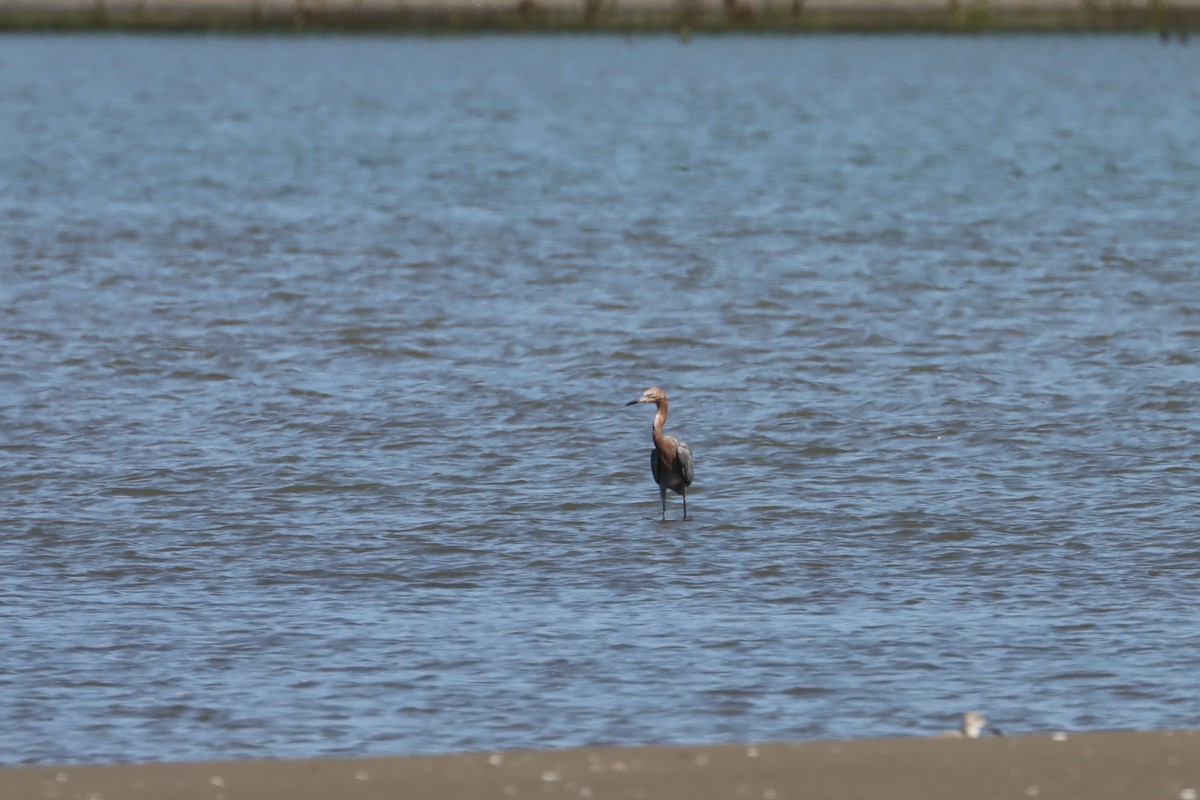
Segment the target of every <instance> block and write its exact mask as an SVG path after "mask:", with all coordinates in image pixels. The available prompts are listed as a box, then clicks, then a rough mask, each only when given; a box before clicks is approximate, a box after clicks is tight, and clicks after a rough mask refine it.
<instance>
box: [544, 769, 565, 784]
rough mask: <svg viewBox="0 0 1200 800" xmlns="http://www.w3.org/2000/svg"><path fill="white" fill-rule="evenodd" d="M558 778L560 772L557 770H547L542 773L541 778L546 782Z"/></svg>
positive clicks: (552, 781) (551, 781) (560, 776)
mask: <svg viewBox="0 0 1200 800" xmlns="http://www.w3.org/2000/svg"><path fill="white" fill-rule="evenodd" d="M560 778H562V773H561V772H558V771H557V770H550V771H549V772H543V773H542V780H544V781H545V782H546V783H554V782H555V781H557V780H559V779H560Z"/></svg>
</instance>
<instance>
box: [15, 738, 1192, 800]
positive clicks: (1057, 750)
mask: <svg viewBox="0 0 1200 800" xmlns="http://www.w3.org/2000/svg"><path fill="white" fill-rule="evenodd" d="M0 797H4V798H11V799H12V800H25V799H26V798H30V799H32V798H64V799H65V798H80V799H81V800H82V798H93V799H94V800H119V799H120V798H155V799H156V800H190V799H191V798H197V799H199V798H204V800H239V799H240V798H259V799H262V798H288V800H300V799H301V798H322V800H326V799H328V800H335V799H336V800H368V798H404V799H405V800H471V799H473V798H530V797H538V798H542V797H561V798H569V797H585V798H596V799H597V800H602V799H603V798H642V799H643V800H666V799H668V798H679V800H718V799H719V800H736V799H737V798H761V799H763V800H788V799H789V798H805V800H822V799H823V798H829V800H854V799H855V798H863V800H868V799H869V800H891V799H892V798H895V800H901V799H903V800H967V799H968V798H970V800H988V798H1056V799H1058V798H1079V800H1085V799H1086V800H1143V799H1144V800H1196V798H1198V797H1200V731H1170V732H1146V733H1140V732H1138V733H1134V732H1118V733H1085V734H1070V735H1069V736H1067V737H1066V738H1065V739H1062V738H1061V736H1059V737H1055V736H1051V735H1049V734H1039V735H1024V736H1006V737H996V738H988V739H977V740H961V739H960V740H953V739H915V738H914V739H875V740H861V741H828V742H799V743H772V744H758V745H745V744H739V745H716V746H703V747H631V748H607V747H602V748H585V749H575V750H548V751H535V752H529V751H511V752H496V753H476V754H464V755H445V756H405V757H396V758H352V759H312V760H305V761H216V762H208V763H195V764H131V765H110V766H78V767H2V768H0Z"/></svg>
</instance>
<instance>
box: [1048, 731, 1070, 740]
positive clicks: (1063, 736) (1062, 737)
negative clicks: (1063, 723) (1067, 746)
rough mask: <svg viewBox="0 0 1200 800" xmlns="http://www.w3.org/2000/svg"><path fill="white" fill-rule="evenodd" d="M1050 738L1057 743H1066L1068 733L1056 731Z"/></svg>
mask: <svg viewBox="0 0 1200 800" xmlns="http://www.w3.org/2000/svg"><path fill="white" fill-rule="evenodd" d="M1050 738H1051V739H1053V740H1054V741H1056V742H1065V741H1066V740H1067V733H1066V731H1055V732H1054V733H1052V734H1050Z"/></svg>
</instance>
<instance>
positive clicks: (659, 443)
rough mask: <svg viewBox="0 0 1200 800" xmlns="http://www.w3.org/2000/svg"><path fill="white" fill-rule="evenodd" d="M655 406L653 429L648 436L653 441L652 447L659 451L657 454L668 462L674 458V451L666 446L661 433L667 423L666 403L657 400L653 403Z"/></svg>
mask: <svg viewBox="0 0 1200 800" xmlns="http://www.w3.org/2000/svg"><path fill="white" fill-rule="evenodd" d="M655 406H656V407H657V408H658V410H657V411H655V412H654V428H653V429H652V430H651V433H650V435H651V437H652V438H653V439H654V446H655V447H657V448H658V449H659V452H661V453H662V454H663V456H664V457H665V458H666V459H667V460H670V459H672V458H674V457H675V450H674V448H671V447H670V446H669V445H668V444H667V439H666V437H665V436H663V432H662V429H663V425H664V424H666V421H667V401H666V400H659V401H658V402H657V403H655Z"/></svg>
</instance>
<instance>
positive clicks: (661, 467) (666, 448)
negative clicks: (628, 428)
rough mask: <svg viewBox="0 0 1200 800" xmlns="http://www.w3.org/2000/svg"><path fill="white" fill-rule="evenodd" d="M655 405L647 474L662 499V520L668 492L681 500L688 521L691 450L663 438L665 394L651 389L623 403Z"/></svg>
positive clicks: (659, 390) (671, 438)
mask: <svg viewBox="0 0 1200 800" xmlns="http://www.w3.org/2000/svg"><path fill="white" fill-rule="evenodd" d="M637 403H654V406H655V409H656V410H655V412H654V427H652V428H651V429H650V437H651V439H653V441H654V449H653V450H651V451H650V474H651V475H653V476H654V482H655V483H657V484H658V494H659V499H660V500H662V514H663V519H666V518H667V489H670V490H671V491H672V492H675V494H677V495H679V496H680V497H682V498H683V518H684V519H687V490H688V487H689V486H691V485H692V449H691V448H690V447H688V446H687V444H686V443H684V442H681V441H679V440H678V439H676V438H675V437H674V436H665V435H663V425H664V424H666V421H667V395H666V393H664V392H663V390H662V389H658V388H653V387H652V388H650V389H647V390H646V391H644V392H642V396H641V397H639V398H638V399H636V400H631V401H630V402H628V403H626V404H625V405H627V406H632V405H636V404H637Z"/></svg>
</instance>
